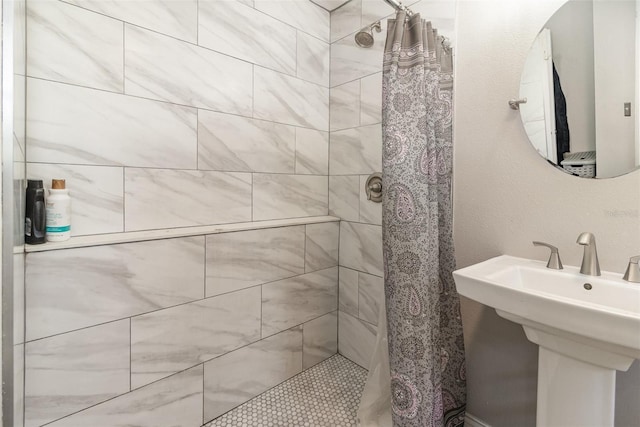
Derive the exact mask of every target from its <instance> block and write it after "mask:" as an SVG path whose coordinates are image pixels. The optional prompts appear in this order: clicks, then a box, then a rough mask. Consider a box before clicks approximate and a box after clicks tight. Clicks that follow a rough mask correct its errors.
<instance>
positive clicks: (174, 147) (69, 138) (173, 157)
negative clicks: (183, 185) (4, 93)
mask: <svg viewBox="0 0 640 427" xmlns="http://www.w3.org/2000/svg"><path fill="white" fill-rule="evenodd" d="M134 3H137V2H134ZM27 86H28V90H27V134H28V137H27V144H28V145H29V150H28V153H27V160H28V161H30V162H40V163H67V164H84V165H107V166H108V165H114V166H138V167H159V168H184V169H189V168H195V167H196V166H197V164H196V163H197V155H196V150H197V140H196V138H197V134H196V126H197V123H196V110H195V109H192V108H187V107H181V106H177V105H172V104H167V103H166V102H157V101H151V100H147V99H139V98H134V97H130V96H124V95H119V94H114V93H108V92H104V91H100V90H92V89H85V88H81V87H75V86H69V85H65V84H60V83H53V82H48V81H43V80H38V79H31V78H30V79H27Z"/></svg>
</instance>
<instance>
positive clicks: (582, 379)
mask: <svg viewBox="0 0 640 427" xmlns="http://www.w3.org/2000/svg"><path fill="white" fill-rule="evenodd" d="M498 314H500V315H501V316H502V315H503V314H504V313H502V312H499V313H498ZM503 317H506V316H503ZM511 317H512V316H511ZM521 320H523V319H521ZM521 323H522V324H523V325H522V327H523V329H524V332H525V334H526V335H527V338H528V339H529V341H531V342H534V343H536V344H538V345H539V346H540V347H539V352H538V408H537V420H536V425H537V426H538V427H578V426H579V427H613V417H614V411H615V401H616V371H626V370H628V369H629V367H631V364H632V363H633V361H634V357H632V356H631V355H626V354H625V353H626V352H627V351H625V350H623V349H621V348H618V347H617V346H615V345H610V346H609V347H610V348H607V349H604V348H602V346H601V345H598V343H597V342H595V341H593V340H590V339H588V338H585V337H580V336H577V335H574V334H571V333H568V332H559V331H557V330H551V331H549V330H548V329H549V328H547V327H545V326H541V325H539V324H533V322H528V321H522V322H521Z"/></svg>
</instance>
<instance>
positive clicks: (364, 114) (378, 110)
mask: <svg viewBox="0 0 640 427" xmlns="http://www.w3.org/2000/svg"><path fill="white" fill-rule="evenodd" d="M381 122H382V73H376V74H372V75H370V76H367V77H364V78H362V79H360V124H362V125H372V124H376V123H381Z"/></svg>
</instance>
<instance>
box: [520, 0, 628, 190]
mask: <svg viewBox="0 0 640 427" xmlns="http://www.w3.org/2000/svg"><path fill="white" fill-rule="evenodd" d="M520 98H521V99H524V98H526V103H523V104H520V117H521V119H522V123H523V125H524V128H525V130H526V133H527V135H528V136H529V141H530V142H531V144H532V145H533V147H534V148H535V149H536V150H537V151H538V153H540V155H541V156H542V157H544V158H545V159H546V160H547V161H548V162H549V163H551V164H552V165H554V166H555V167H557V168H559V169H561V170H562V171H564V172H566V173H567V174H571V175H575V176H578V177H583V178H611V177H615V176H620V175H624V174H626V173H629V172H631V171H633V170H635V169H638V168H639V167H640V114H638V107H640V105H639V103H640V0H569V1H567V2H566V3H565V4H564V5H563V6H562V7H561V8H560V9H558V11H557V12H556V13H554V14H553V16H552V17H551V18H550V19H549V20H548V21H547V23H546V24H545V26H544V27H543V28H542V30H541V31H540V33H539V34H538V36H537V37H536V40H535V41H534V43H533V46H532V47H531V50H530V51H529V55H528V57H527V60H526V62H525V66H524V70H523V72H522V77H521V80H520Z"/></svg>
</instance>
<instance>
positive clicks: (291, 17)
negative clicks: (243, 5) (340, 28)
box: [254, 0, 330, 42]
mask: <svg viewBox="0 0 640 427" xmlns="http://www.w3.org/2000/svg"><path fill="white" fill-rule="evenodd" d="M254 4H255V8H256V9H258V10H261V11H263V12H265V13H267V14H269V15H271V16H273V17H274V18H277V19H279V20H281V21H284V22H286V23H287V24H289V25H292V26H294V27H296V28H297V29H299V30H302V31H304V32H306V33H309V34H311V35H312V36H314V37H318V38H319V39H321V40H324V41H325V42H328V41H329V26H330V20H329V12H327V11H326V10H324V9H323V8H321V7H319V6H317V5H315V4H313V3H311V2H310V1H282V0H254Z"/></svg>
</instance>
